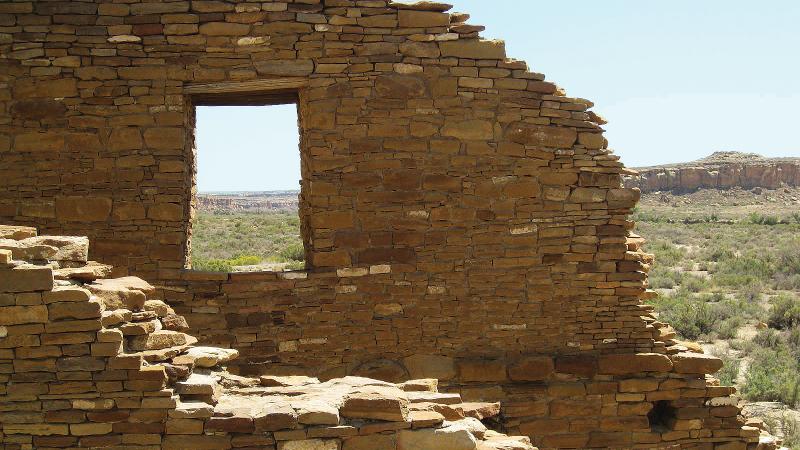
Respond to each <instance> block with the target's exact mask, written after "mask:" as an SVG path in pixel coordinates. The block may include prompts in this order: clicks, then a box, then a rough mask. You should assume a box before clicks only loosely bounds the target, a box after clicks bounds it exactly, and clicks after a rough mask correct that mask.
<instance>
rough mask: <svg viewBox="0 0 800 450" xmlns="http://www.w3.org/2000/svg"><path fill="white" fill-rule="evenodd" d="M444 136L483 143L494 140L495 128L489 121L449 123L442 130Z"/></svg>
mask: <svg viewBox="0 0 800 450" xmlns="http://www.w3.org/2000/svg"><path fill="white" fill-rule="evenodd" d="M442 135H444V136H452V137H455V138H458V139H463V140H468V141H469V140H472V141H483V140H487V139H493V138H494V126H493V125H492V123H491V122H489V121H487V120H465V121H459V122H447V123H445V126H444V127H443V128H442Z"/></svg>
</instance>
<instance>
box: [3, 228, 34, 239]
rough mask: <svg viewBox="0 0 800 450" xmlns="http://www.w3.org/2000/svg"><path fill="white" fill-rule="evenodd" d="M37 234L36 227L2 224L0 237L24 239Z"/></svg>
mask: <svg viewBox="0 0 800 450" xmlns="http://www.w3.org/2000/svg"><path fill="white" fill-rule="evenodd" d="M33 236H36V228H33V227H23V226H16V225H0V239H14V240H17V241H18V240H22V239H26V238H29V237H33Z"/></svg>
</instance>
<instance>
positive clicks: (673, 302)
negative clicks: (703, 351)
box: [656, 294, 728, 340]
mask: <svg viewBox="0 0 800 450" xmlns="http://www.w3.org/2000/svg"><path fill="white" fill-rule="evenodd" d="M656 309H657V311H658V312H659V313H660V314H661V319H662V320H663V321H665V322H667V323H669V324H670V325H672V327H673V328H675V331H676V332H677V333H678V334H679V335H680V336H681V337H683V338H684V339H688V340H697V339H698V338H700V337H701V336H705V335H709V334H711V333H712V332H714V331H716V330H717V327H718V325H719V324H720V323H721V322H722V321H723V320H725V319H727V318H728V317H727V316H726V314H724V312H723V311H722V310H721V309H720V308H719V307H718V306H717V305H715V304H709V303H707V302H705V301H703V300H702V299H694V298H691V297H688V296H685V295H680V294H679V295H677V296H672V297H669V296H667V297H665V298H664V299H663V300H662V301H660V302H659V303H657V304H656Z"/></svg>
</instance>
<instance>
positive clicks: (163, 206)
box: [147, 203, 184, 221]
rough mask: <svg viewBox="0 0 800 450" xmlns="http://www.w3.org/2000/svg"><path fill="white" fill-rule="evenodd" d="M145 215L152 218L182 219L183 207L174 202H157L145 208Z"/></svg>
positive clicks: (165, 219)
mask: <svg viewBox="0 0 800 450" xmlns="http://www.w3.org/2000/svg"><path fill="white" fill-rule="evenodd" d="M147 217H148V218H149V219H153V220H164V221H180V220H183V218H184V214H183V207H182V206H181V205H178V204H175V203H157V204H155V205H152V206H150V207H148V208H147Z"/></svg>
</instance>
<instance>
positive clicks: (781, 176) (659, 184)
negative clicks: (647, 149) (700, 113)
mask: <svg viewBox="0 0 800 450" xmlns="http://www.w3.org/2000/svg"><path fill="white" fill-rule="evenodd" d="M633 170H635V171H636V172H638V175H629V176H627V177H625V179H624V184H625V187H638V188H639V189H641V191H642V192H643V193H648V192H658V191H672V192H674V193H687V192H693V191H696V190H698V189H732V188H737V187H739V188H742V189H753V188H764V189H778V188H780V187H784V186H787V187H788V186H800V158H788V157H787V158H766V157H764V156H761V155H758V154H755V153H742V152H730V151H728V152H714V153H712V154H711V155H709V156H707V157H705V158H702V159H698V160H697V161H692V162H686V163H678V164H665V165H661V166H652V167H641V168H634V169H633Z"/></svg>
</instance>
